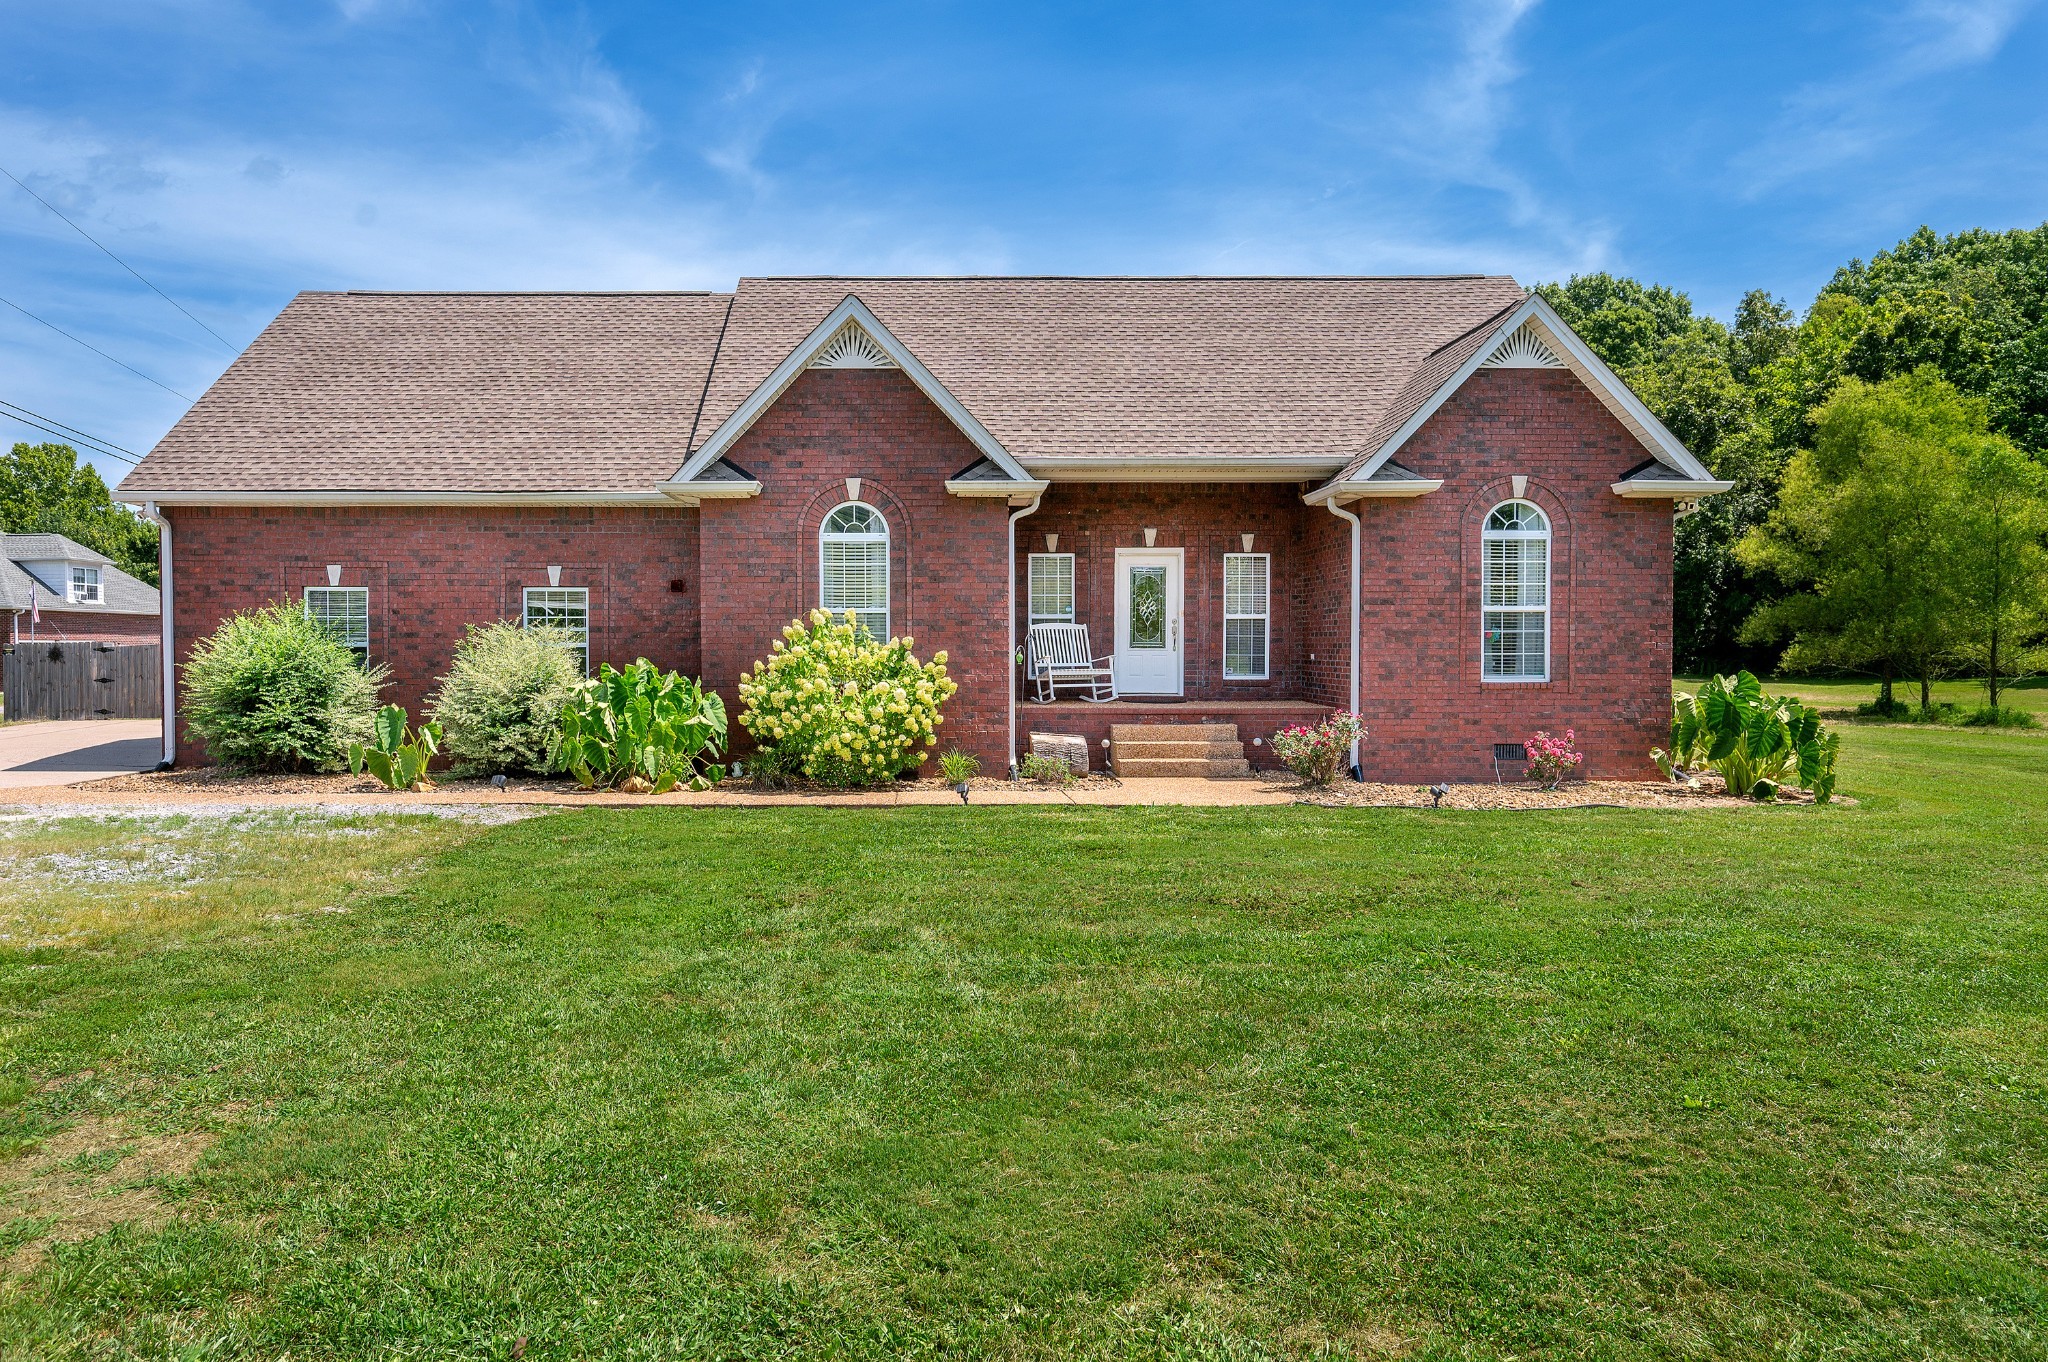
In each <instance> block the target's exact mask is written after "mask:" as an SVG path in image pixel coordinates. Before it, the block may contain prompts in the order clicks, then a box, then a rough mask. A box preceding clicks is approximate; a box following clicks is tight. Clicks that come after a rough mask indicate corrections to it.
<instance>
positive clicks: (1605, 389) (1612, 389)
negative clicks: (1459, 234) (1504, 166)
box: [1309, 293, 1714, 500]
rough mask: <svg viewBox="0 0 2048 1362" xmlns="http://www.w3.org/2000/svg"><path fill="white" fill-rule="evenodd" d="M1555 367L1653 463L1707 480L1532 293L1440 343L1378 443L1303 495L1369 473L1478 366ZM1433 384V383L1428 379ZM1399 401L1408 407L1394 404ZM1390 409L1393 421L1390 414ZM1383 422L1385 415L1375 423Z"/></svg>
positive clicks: (1676, 476)
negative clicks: (1583, 387)
mask: <svg viewBox="0 0 2048 1362" xmlns="http://www.w3.org/2000/svg"><path fill="white" fill-rule="evenodd" d="M1488 367H1491V368H1545V369H1547V368H1563V369H1569V370H1571V372H1572V374H1573V375H1574V376H1575V377H1577V378H1578V380H1579V381H1580V382H1581V383H1583V384H1585V385H1586V387H1587V388H1588V389H1589V390H1590V391H1591V392H1592V393H1593V395H1594V396H1595V397H1597V398H1599V399H1600V402H1601V405H1603V406H1605V407H1606V408H1607V410H1608V411H1610V412H1612V413H1613V414H1614V417H1615V419H1616V420H1618V421H1620V422H1621V424H1622V425H1623V427H1625V428H1626V429H1627V430H1628V432H1629V433H1630V434H1631V435H1633V436H1635V438H1636V440H1637V441H1638V442H1639V443H1640V444H1641V445H1642V446H1643V448H1644V449H1645V450H1646V451H1647V452H1648V453H1649V455H1650V457H1651V458H1652V459H1654V460H1656V461H1657V462H1658V463H1660V464H1663V465H1664V466H1665V467H1667V468H1669V469H1670V470H1671V472H1672V475H1673V480H1676V481H1682V482H1699V483H1711V482H1713V478H1714V475H1713V474H1712V473H1709V472H1708V471H1707V469H1706V466H1705V465H1704V464H1702V463H1701V462H1700V461H1699V460H1698V459H1697V458H1695V457H1694V456H1693V454H1692V452H1691V451H1690V450H1688V449H1687V448H1686V447H1685V446H1684V445H1682V444H1680V443H1679V441H1678V437H1677V436H1675V435H1673V434H1672V433H1671V432H1670V431H1669V430H1667V429H1665V427H1664V423H1663V422H1661V421H1659V420H1658V419H1657V418H1656V416H1655V415H1654V414H1653V413H1652V412H1651V411H1650V409H1649V408H1648V407H1646V406H1644V405H1643V403H1642V399H1641V398H1639V397H1637V396H1636V395H1635V394H1634V393H1633V392H1631V391H1630V390H1629V387H1628V385H1627V384H1626V383H1623V382H1622V381H1621V379H1620V378H1619V377H1617V376H1616V375H1615V373H1614V371H1613V370H1612V369H1610V368H1608V367H1607V365H1606V364H1605V362H1603V361H1602V360H1601V359H1600V357H1599V356H1598V355H1596V354H1594V353H1593V351H1592V350H1591V348H1589V347H1588V346H1587V345H1586V343H1585V342H1584V341H1583V340H1581V339H1579V336H1578V334H1577V333H1576V332H1574V331H1573V330H1572V329H1571V327H1570V326H1568V325H1566V323H1565V320H1564V318H1562V317H1560V316H1558V315H1557V310H1556V309H1555V308H1553V307H1551V305H1550V304H1549V303H1548V302H1546V301H1545V300H1544V298H1543V295H1542V294H1540V293H1531V294H1529V295H1528V297H1526V298H1524V299H1523V300H1522V302H1521V303H1520V304H1519V305H1518V306H1516V307H1514V308H1511V309H1509V310H1508V311H1507V312H1505V313H1503V314H1501V316H1500V317H1499V318H1498V319H1496V320H1494V321H1493V323H1492V325H1490V326H1485V327H1481V328H1478V329H1475V330H1474V331H1473V332H1470V333H1468V334H1467V335H1465V336H1462V337H1459V338H1458V340H1457V341H1454V342H1453V343H1452V344H1451V345H1448V346H1446V347H1445V348H1444V350H1443V351H1441V352H1439V353H1438V354H1436V355H1433V356H1431V357H1430V359H1429V360H1427V361H1425V362H1424V363H1423V365H1422V366H1421V367H1420V368H1419V369H1418V370H1417V371H1416V373H1415V375H1414V376H1413V377H1412V378H1411V379H1410V381H1409V383H1408V385H1407V387H1406V388H1405V389H1404V392H1403V398H1404V399H1408V400H1406V401H1401V402H1397V403H1396V404H1395V407H1394V409H1393V410H1391V411H1390V412H1389V413H1388V422H1389V423H1391V424H1392V429H1391V430H1386V431H1385V432H1384V433H1383V435H1382V438H1380V439H1379V441H1378V443H1377V444H1376V445H1374V446H1372V447H1369V448H1368V449H1367V450H1366V452H1365V453H1364V454H1363V455H1362V456H1361V457H1360V458H1359V459H1357V460H1356V461H1354V462H1353V463H1352V464H1351V465H1350V466H1348V467H1347V468H1345V469H1344V471H1343V472H1341V473H1339V474H1338V475H1337V476H1336V477H1335V478H1333V479H1331V480H1330V482H1329V483H1328V484H1325V486H1324V487H1322V488H1318V489H1317V490H1315V491H1313V492H1311V493H1309V499H1310V500H1320V499H1322V498H1323V497H1325V496H1328V495H1330V490H1329V489H1331V488H1334V487H1335V486H1336V485H1337V484H1340V483H1345V484H1351V483H1359V482H1366V481H1369V480H1371V479H1372V478H1373V477H1374V475H1375V474H1377V473H1378V472H1379V470H1380V469H1381V467H1382V466H1384V465H1385V464H1386V463H1387V462H1388V461H1389V460H1391V459H1392V458H1393V457H1394V455H1395V454H1397V453H1398V452H1400V450H1401V447H1402V446H1403V445H1405V444H1407V443H1408V441H1409V440H1410V439H1412V438H1413V437H1414V435H1415V433H1416V432H1417V431H1419V430H1421V429H1422V427H1423V425H1424V423H1426V422H1427V421H1428V420H1429V418H1430V417H1431V416H1434V415H1435V414H1436V412H1437V410H1438V409H1439V408H1441V407H1442V406H1443V404H1444V403H1446V402H1448V401H1449V400H1450V399H1451V395H1452V394H1453V393H1455V392H1457V391H1458V389H1459V388H1461V387H1463V386H1464V384H1465V381H1466V380H1467V379H1469V378H1471V377H1472V375H1473V374H1475V373H1477V372H1478V371H1479V370H1480V369H1482V368H1488ZM1432 385H1433V386H1432ZM1404 407H1412V409H1409V410H1406V411H1405V412H1403V411H1402V408H1404ZM1396 416H1398V417H1399V419H1398V421H1395V420H1394V419H1393V418H1394V417H1396ZM1383 424H1386V423H1383Z"/></svg>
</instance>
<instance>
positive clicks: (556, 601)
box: [526, 586, 590, 676]
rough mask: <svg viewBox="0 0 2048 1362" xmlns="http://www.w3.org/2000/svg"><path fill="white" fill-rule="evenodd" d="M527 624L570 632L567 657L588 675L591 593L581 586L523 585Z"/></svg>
mask: <svg viewBox="0 0 2048 1362" xmlns="http://www.w3.org/2000/svg"><path fill="white" fill-rule="evenodd" d="M526 627H527V628H529V629H562V630H566V631H567V632H568V634H569V636H570V637H569V640H568V643H567V647H568V649H569V656H571V657H573V658H575V659H576V667H577V670H579V671H581V672H582V673H583V674H584V675H585V676H588V675H590V592H589V590H588V589H587V588H584V587H580V586H530V587H528V588H526Z"/></svg>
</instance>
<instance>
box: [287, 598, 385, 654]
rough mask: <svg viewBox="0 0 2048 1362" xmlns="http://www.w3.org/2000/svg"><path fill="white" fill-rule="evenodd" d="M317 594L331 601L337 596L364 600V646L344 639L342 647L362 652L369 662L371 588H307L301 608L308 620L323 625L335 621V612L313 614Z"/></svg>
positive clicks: (300, 600) (300, 599)
mask: <svg viewBox="0 0 2048 1362" xmlns="http://www.w3.org/2000/svg"><path fill="white" fill-rule="evenodd" d="M315 593H318V594H319V595H321V596H324V597H328V598H330V599H331V598H332V597H335V596H348V597H351V598H360V599H361V600H362V602H363V641H362V644H361V646H360V648H358V646H357V645H356V644H354V643H351V642H349V640H347V639H345V638H344V639H343V640H342V645H343V646H344V647H346V648H347V649H348V650H349V651H350V652H357V651H360V652H361V653H362V655H363V660H364V661H365V662H367V661H369V658H370V588H368V587H366V586H309V587H307V588H306V590H305V592H304V593H303V594H302V595H301V596H300V597H299V604H300V607H301V608H302V609H304V610H305V612H306V618H308V619H318V620H320V621H322V622H323V623H327V622H331V621H332V620H333V619H334V614H333V611H332V609H331V608H330V610H329V612H328V613H327V614H325V615H315V614H314V613H313V596H314V594H315Z"/></svg>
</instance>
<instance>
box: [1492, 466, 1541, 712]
mask: <svg viewBox="0 0 2048 1362" xmlns="http://www.w3.org/2000/svg"><path fill="white" fill-rule="evenodd" d="M1479 548H1480V559H1479V618H1480V636H1481V642H1480V676H1481V678H1482V679H1484V680H1487V681H1547V680H1549V679H1550V522H1549V521H1548V520H1547V519H1545V518H1544V515H1543V512H1541V511H1539V510H1537V509H1536V508H1535V507H1534V506H1531V505H1530V504H1529V503H1528V502H1526V501H1504V502H1502V503H1501V504H1500V505H1498V506H1496V507H1494V508H1493V510H1492V511H1490V512H1489V513H1488V514H1487V517H1486V527H1485V529H1484V530H1482V531H1481V532H1480V536H1479Z"/></svg>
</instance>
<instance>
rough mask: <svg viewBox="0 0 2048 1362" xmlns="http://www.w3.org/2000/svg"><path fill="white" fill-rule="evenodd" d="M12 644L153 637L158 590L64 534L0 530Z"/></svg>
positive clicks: (3, 605)
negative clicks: (0, 531) (7, 532)
mask: <svg viewBox="0 0 2048 1362" xmlns="http://www.w3.org/2000/svg"><path fill="white" fill-rule="evenodd" d="M0 611H5V612H6V614H7V636H6V640H5V641H6V642H7V643H9V644H22V643H154V642H156V640H157V633H158V628H159V620H158V617H157V611H158V603H157V590H156V588H155V587H153V586H151V585H150V584H149V583H148V582H145V581H141V580H139V579H138V578H135V577H133V576H130V575H129V574H128V573H126V572H123V571H121V569H120V568H119V567H116V566H115V564H114V560H113V559H111V558H109V557H107V556H106V555H105V554H104V553H97V552H95V551H93V550H92V549H89V548H87V547H86V546H85V545H83V544H81V543H79V542H78V541H77V540H75V539H70V538H67V537H65V536H64V535H61V534H0Z"/></svg>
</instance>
